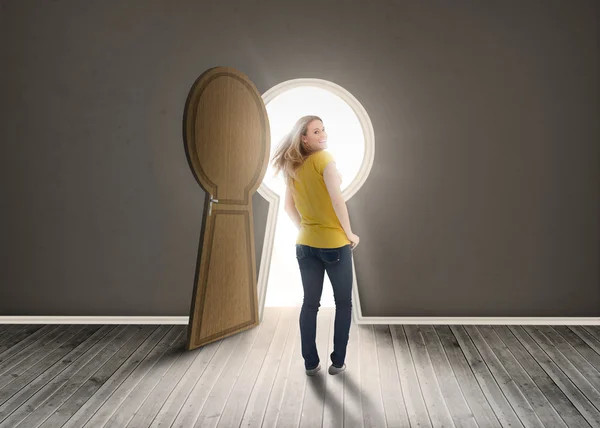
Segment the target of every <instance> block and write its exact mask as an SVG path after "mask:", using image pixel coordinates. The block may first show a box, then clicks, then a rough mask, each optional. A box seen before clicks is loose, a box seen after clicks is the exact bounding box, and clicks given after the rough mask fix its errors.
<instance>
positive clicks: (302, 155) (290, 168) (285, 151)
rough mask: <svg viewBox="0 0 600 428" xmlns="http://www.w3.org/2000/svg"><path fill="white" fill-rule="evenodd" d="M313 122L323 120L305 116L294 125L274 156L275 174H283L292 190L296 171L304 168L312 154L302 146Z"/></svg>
mask: <svg viewBox="0 0 600 428" xmlns="http://www.w3.org/2000/svg"><path fill="white" fill-rule="evenodd" d="M313 120H320V121H321V122H323V121H322V120H321V118H320V117H318V116H303V117H301V118H300V119H298V121H297V122H296V124H295V125H294V127H293V128H292V130H291V131H290V132H289V133H288V134H287V135H286V136H285V137H283V139H282V140H281V142H280V143H279V146H277V149H276V150H275V154H274V155H273V161H272V166H273V168H274V169H275V174H274V175H277V174H279V172H283V176H284V180H285V183H286V184H287V185H288V187H289V188H290V189H292V190H293V189H294V186H292V184H293V181H294V178H296V170H297V169H298V168H299V167H300V166H302V164H303V163H304V161H305V160H306V158H307V157H308V156H310V154H311V152H310V151H308V150H306V148H305V147H304V145H303V144H302V136H303V135H304V136H305V135H306V132H307V128H308V124H309V123H311V122H312V121H313Z"/></svg>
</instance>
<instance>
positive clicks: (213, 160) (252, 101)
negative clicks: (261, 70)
mask: <svg viewBox="0 0 600 428" xmlns="http://www.w3.org/2000/svg"><path fill="white" fill-rule="evenodd" d="M183 125H184V126H183V127H184V131H183V132H184V142H185V149H186V156H187V159H188V163H189V165H190V168H191V169H192V172H193V174H194V177H195V178H196V180H197V181H198V183H199V184H200V186H201V187H202V189H204V191H205V192H206V201H205V204H204V215H203V218H202V228H201V232H200V247H199V249H198V260H197V265H196V275H195V279H194V291H193V297H192V305H191V309H190V320H189V325H188V340H187V349H188V350H191V349H194V348H197V347H199V346H203V345H205V344H207V343H210V342H214V341H215V340H219V339H222V338H224V337H227V336H230V335H232V334H235V333H238V332H241V331H243V330H247V329H249V328H252V327H255V326H256V325H258V323H259V317H258V297H257V280H256V279H257V277H256V264H255V248H254V229H253V215H252V194H253V193H254V192H255V191H256V190H257V189H258V187H259V186H260V184H261V182H262V179H263V177H264V175H265V173H266V170H267V166H268V162H269V154H270V147H271V139H270V129H269V120H268V117H267V112H266V109H265V105H264V102H263V100H262V98H261V95H260V93H259V92H258V91H257V89H256V87H255V85H254V84H253V83H252V82H251V81H250V80H249V79H248V78H247V77H246V76H245V75H244V74H243V73H241V72H239V71H238V70H235V69H233V68H230V67H215V68H211V69H209V70H207V71H206V72H204V73H203V74H202V75H201V76H200V77H199V78H198V79H197V80H196V82H195V83H194V85H193V86H192V88H191V90H190V93H189V96H188V99H187V102H186V106H185V113H184V124H183Z"/></svg>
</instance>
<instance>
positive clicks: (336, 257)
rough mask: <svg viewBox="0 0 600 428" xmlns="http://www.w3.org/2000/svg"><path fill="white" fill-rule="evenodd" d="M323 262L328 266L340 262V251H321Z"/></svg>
mask: <svg viewBox="0 0 600 428" xmlns="http://www.w3.org/2000/svg"><path fill="white" fill-rule="evenodd" d="M321 260H323V261H324V262H325V263H327V264H333V263H337V262H339V261H340V252H339V251H338V250H323V249H322V250H321Z"/></svg>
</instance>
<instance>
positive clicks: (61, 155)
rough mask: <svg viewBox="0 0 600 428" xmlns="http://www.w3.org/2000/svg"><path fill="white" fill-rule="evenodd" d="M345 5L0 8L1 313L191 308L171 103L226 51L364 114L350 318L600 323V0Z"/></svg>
mask: <svg viewBox="0 0 600 428" xmlns="http://www.w3.org/2000/svg"><path fill="white" fill-rule="evenodd" d="M350 3H351V2H330V1H318V2H317V1H305V2H301V3H298V2H281V1H278V0H267V1H265V0H261V1H236V2H210V6H209V2H199V1H176V2H168V1H156V0H145V1H140V0H137V1H127V2H117V1H85V2H81V1H75V0H70V1H53V2H48V1H42V0H27V1H2V2H1V3H0V29H1V30H0V31H1V32H2V33H1V37H0V47H1V58H2V59H1V61H2V65H1V67H0V73H1V77H2V79H1V82H2V95H1V97H0V109H1V113H2V114H1V116H0V117H1V119H0V138H1V142H2V160H3V162H2V168H1V169H0V171H1V174H2V176H1V180H0V183H1V186H2V202H3V203H2V222H1V224H2V245H1V248H2V269H1V271H0V272H1V275H2V276H1V277H0V314H3V315H175V316H185V315H188V311H189V306H190V299H191V295H192V286H193V284H192V282H193V278H194V269H195V259H196V256H197V250H198V239H199V234H200V227H201V221H202V207H203V202H204V193H203V191H202V190H201V189H200V188H199V187H198V185H197V184H196V182H195V180H194V179H193V176H192V174H191V172H190V170H189V167H188V165H187V163H186V158H185V152H184V148H183V141H182V131H181V127H182V114H183V108H184V103H185V99H186V96H187V94H188V91H189V89H190V86H191V84H192V83H193V82H194V80H195V79H196V78H197V77H198V75H199V74H201V73H202V72H203V71H204V70H206V69H207V68H209V67H212V66H216V65H228V66H232V67H235V68H238V69H239V70H241V71H243V72H244V73H246V74H247V75H248V76H249V77H250V79H252V80H253V82H254V83H255V84H256V85H257V87H258V89H259V91H261V93H264V92H265V91H266V90H268V89H269V88H270V87H272V86H274V85H276V84H278V83H280V82H282V81H284V80H288V79H293V78H299V77H315V78H322V79H327V80H330V81H333V82H335V83H337V84H339V85H341V86H343V87H344V88H346V89H347V90H349V91H350V92H351V93H353V94H354V96H356V97H357V98H358V99H359V100H360V102H361V103H362V104H363V105H364V107H365V108H366V110H367V111H368V113H369V115H370V117H371V119H372V122H373V126H374V129H375V137H376V155H375V162H374V165H373V169H372V171H371V175H370V177H369V179H368V180H367V182H366V184H365V185H364V187H363V188H362V189H361V190H360V191H359V192H358V193H357V194H356V196H355V197H354V198H352V199H351V200H350V201H349V203H348V205H349V210H350V216H351V219H352V225H353V229H354V230H355V232H356V233H358V234H359V235H360V236H361V245H360V246H359V248H358V249H357V250H356V252H355V262H356V268H357V276H358V281H359V284H360V297H361V300H362V303H363V311H364V314H365V315H367V316H413V315H425V316H435V315H439V316H600V293H599V285H598V283H599V282H598V237H599V230H598V218H599V215H598V197H599V177H598V160H599V159H598V157H599V154H598V149H599V140H600V132H599V129H598V117H600V114H599V113H600V112H599V103H600V102H599V91H598V81H599V76H600V73H599V70H598V45H597V41H598V12H599V10H598V9H599V6H598V4H599V3H598V2H597V1H593V0H590V1H583V0H578V1H569V2H566V1H562V0H556V1H496V2H488V1H485V2H484V1H454V2H448V1H441V0H440V1H425V2H424V1H416V0H415V1H395V2H384V1H375V2H368V3H367V2H363V3H362V4H360V2H358V3H356V4H354V5H351V4H350ZM253 201H254V203H255V212H256V221H255V223H256V227H257V238H258V239H261V238H262V235H263V234H264V223H265V221H266V212H267V204H266V202H265V201H264V200H262V198H261V197H260V196H259V195H255V196H254V198H253ZM261 249H262V245H260V244H259V245H257V253H258V255H260V250H261Z"/></svg>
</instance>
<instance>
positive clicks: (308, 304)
mask: <svg viewBox="0 0 600 428" xmlns="http://www.w3.org/2000/svg"><path fill="white" fill-rule="evenodd" d="M296 258H297V259H298V265H299V267H300V274H301V276H302V286H303V287H304V301H303V303H302V310H301V311H300V338H301V341H302V357H304V366H305V368H306V369H307V370H310V369H314V368H315V367H317V366H318V365H319V362H320V359H319V354H318V352H317V344H316V335H317V312H318V311H319V307H320V306H321V293H322V292H323V279H324V277H325V271H327V276H328V277H329V280H330V281H331V285H332V287H333V297H334V299H335V322H334V334H333V352H332V353H331V355H330V357H331V362H332V363H333V365H334V366H337V367H342V366H343V365H344V361H345V359H346V346H347V345H348V335H349V333H350V322H351V320H352V280H353V275H352V248H351V246H350V245H345V246H343V247H340V248H315V247H309V246H307V245H299V244H296Z"/></svg>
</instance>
